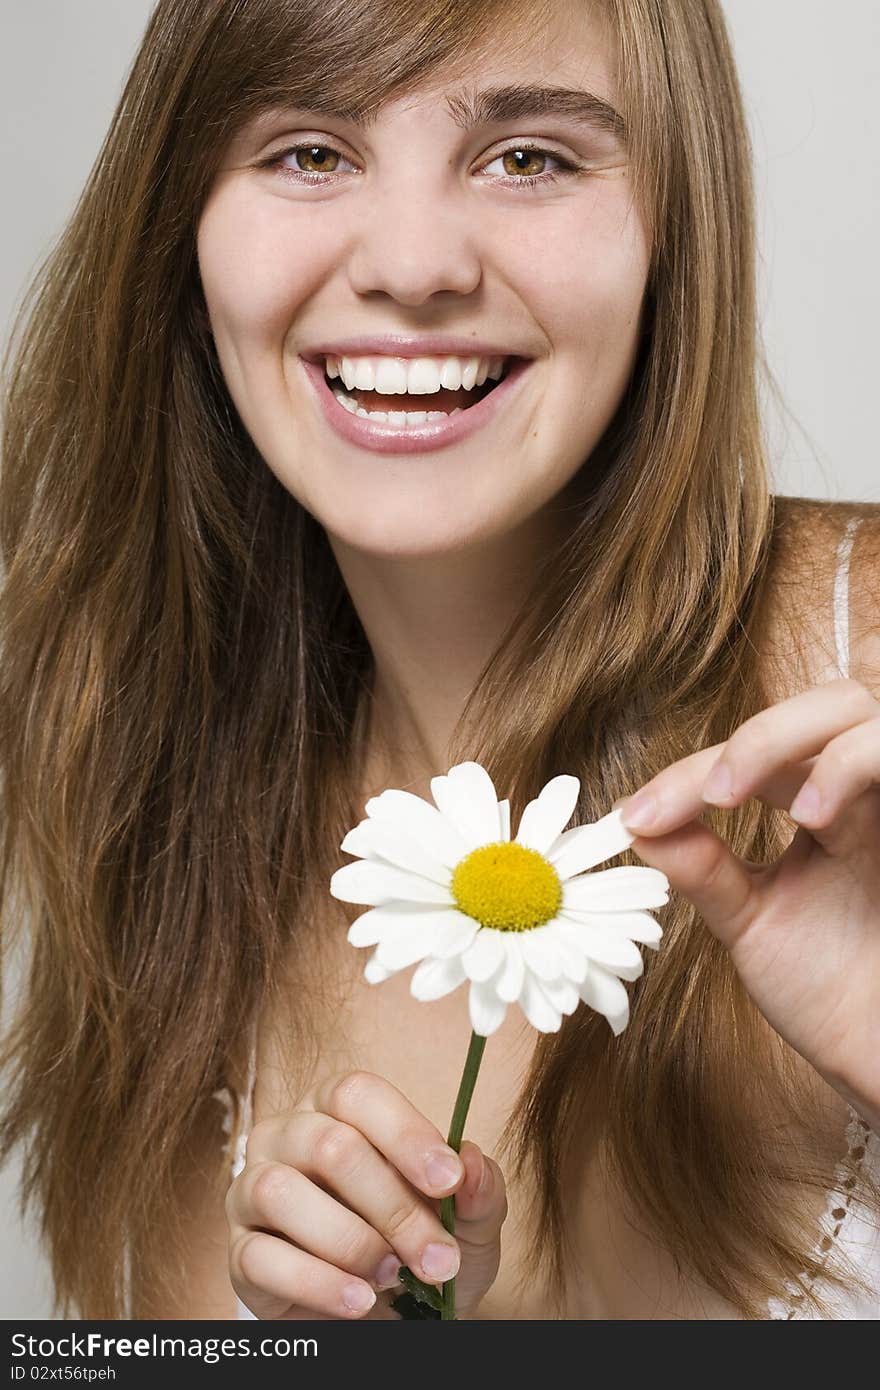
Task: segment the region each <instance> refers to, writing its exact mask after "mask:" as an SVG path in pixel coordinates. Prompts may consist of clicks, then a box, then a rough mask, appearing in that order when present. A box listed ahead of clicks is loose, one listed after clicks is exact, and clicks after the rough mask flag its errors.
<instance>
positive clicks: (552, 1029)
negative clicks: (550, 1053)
mask: <svg viewBox="0 0 880 1390" xmlns="http://www.w3.org/2000/svg"><path fill="white" fill-rule="evenodd" d="M519 1006H520V1008H521V1009H522V1011H523V1013H524V1014H525V1016H526V1018H527V1019H528V1020H529V1023H531V1025H532V1027H533V1028H537V1029H538V1032H539V1033H558V1031H559V1027H560V1025H561V1023H562V1014H561V1013H560V1011H559V1010H558V1009H554V1007H553V1005H552V1004H551V1003H550V1001H549V999H548V998H547V996H546V994H545V993H544V991H543V990H542V989H541V986H540V984H539V983H538V981H537V980H536V979H535V978H534V976H532V975H530V974H529V972H528V971H526V974H525V978H524V980H523V987H522V989H521V991H520V996H519Z"/></svg>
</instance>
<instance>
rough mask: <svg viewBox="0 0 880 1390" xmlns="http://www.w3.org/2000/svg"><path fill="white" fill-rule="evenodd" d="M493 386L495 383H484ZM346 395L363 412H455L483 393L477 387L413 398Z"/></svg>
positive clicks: (375, 393)
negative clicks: (352, 399) (352, 397)
mask: <svg viewBox="0 0 880 1390" xmlns="http://www.w3.org/2000/svg"><path fill="white" fill-rule="evenodd" d="M486 384H487V385H490V384H491V385H494V384H495V383H494V382H492V383H489V382H487V383H486ZM348 395H350V396H354V398H355V400H356V401H357V403H358V405H362V406H363V407H364V410H384V411H391V410H406V411H414V410H445V411H447V412H448V411H451V410H455V408H456V406H457V407H458V408H459V409H460V410H466V409H467V407H468V406H469V405H475V404H476V402H477V401H478V400H479V399H480V397H481V396H483V395H485V391H484V390H482V389H480V388H479V387H477V388H476V389H475V390H471V391H465V390H464V389H463V388H462V389H460V390H458V391H447V390H442V391H432V392H431V393H430V395H424V396H414V395H410V394H409V392H403V393H401V394H400V395H396V396H383V395H380V394H379V392H378V391H360V390H353V391H349V392H348Z"/></svg>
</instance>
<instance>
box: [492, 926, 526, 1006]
mask: <svg viewBox="0 0 880 1390" xmlns="http://www.w3.org/2000/svg"><path fill="white" fill-rule="evenodd" d="M502 935H503V937H504V949H505V952H506V956H507V959H506V960H505V962H504V964H503V966H502V967H501V970H500V972H499V975H498V978H497V980H494V981H493V986H494V988H495V990H496V992H497V994H498V997H499V999H504V1000H505V1001H506V1002H507V1003H508V1004H513V1003H515V1002H516V1000H517V999H518V998H519V994H520V990H521V989H522V987H523V980H524V978H525V973H526V972H525V964H524V962H523V955H522V951H521V949H520V943H519V940H518V938H519V937H520V936H522V935H523V933H522V932H518V931H507V932H503V933H502Z"/></svg>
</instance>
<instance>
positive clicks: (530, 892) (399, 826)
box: [330, 762, 669, 1038]
mask: <svg viewBox="0 0 880 1390" xmlns="http://www.w3.org/2000/svg"><path fill="white" fill-rule="evenodd" d="M579 790H580V782H579V779H578V778H577V777H570V776H560V777H553V778H552V779H551V780H550V781H549V782H548V783H547V784H546V786H545V787H544V788H543V790H542V791H541V793H540V795H539V796H537V797H536V798H535V800H534V801H531V802H529V804H528V806H527V807H526V809H525V811H524V812H523V815H522V818H521V820H520V823H519V828H518V830H517V834H516V838H515V839H513V840H512V839H511V838H510V803H509V802H508V801H499V800H498V797H497V795H496V791H495V787H494V785H493V782H492V779H491V777H490V776H489V774H488V772H487V771H486V769H485V768H484V767H482V766H481V765H480V764H479V763H476V762H464V763H459V764H458V765H457V766H456V767H452V768H450V769H449V772H448V773H447V774H446V776H445V777H434V778H432V780H431V795H432V797H433V798H434V803H435V804H434V805H431V803H430V802H429V801H426V800H424V799H423V798H421V797H419V796H415V795H413V794H412V793H411V792H405V791H399V790H396V789H393V788H392V789H389V790H387V791H384V792H382V793H381V795H380V796H376V797H372V798H371V799H370V800H369V801H368V802H367V803H366V805H365V807H364V809H365V811H366V819H365V820H362V821H361V822H360V823H359V824H358V825H357V826H355V828H354V829H353V830H350V831H349V832H348V834H347V835H346V837H345V839H344V840H343V841H342V845H341V848H342V849H343V850H345V851H346V852H347V853H349V854H352V855H355V856H357V862H355V863H351V864H346V865H345V866H344V867H343V868H341V869H337V871H336V872H335V873H334V874H333V877H332V878H331V880H330V892H331V893H332V894H333V896H334V897H335V898H338V899H340V900H341V901H342V902H348V903H360V904H364V905H367V906H369V908H370V910H369V911H367V912H364V913H362V915H361V916H360V917H358V919H357V921H356V922H354V923H353V925H352V926H351V928H350V929H349V932H348V940H349V941H350V942H351V944H352V945H353V946H360V947H373V948H374V950H373V953H372V955H371V956H370V959H369V961H368V962H367V964H366V968H365V971H364V974H365V977H366V979H367V980H369V981H370V983H371V984H379V983H381V982H382V981H383V980H387V979H388V978H389V977H390V976H391V975H394V974H396V972H397V971H399V970H405V969H406V968H407V967H409V966H412V965H416V964H417V969H416V970H415V971H414V972H413V977H412V981H411V984H410V989H411V992H412V994H413V995H414V997H415V998H416V999H420V1000H431V999H440V998H441V997H442V996H443V995H446V994H449V993H450V992H451V991H452V990H454V989H457V988H458V986H459V985H462V984H464V983H465V982H468V983H469V987H470V992H469V996H468V1001H469V1012H470V1019H471V1024H472V1027H473V1031H474V1033H475V1034H478V1035H480V1036H481V1037H483V1038H486V1037H488V1036H489V1035H490V1034H492V1033H494V1032H495V1030H496V1029H497V1028H499V1027H500V1026H501V1024H502V1023H503V1021H504V1018H505V1016H506V1013H507V1009H508V1007H509V1005H511V1004H518V1005H519V1007H520V1009H521V1010H522V1012H523V1013H524V1014H525V1016H526V1018H527V1019H528V1021H529V1022H530V1023H531V1024H532V1025H533V1026H534V1027H535V1028H537V1029H538V1030H539V1031H540V1032H542V1033H555V1032H556V1031H557V1030H558V1029H559V1027H560V1025H561V1023H562V1018H563V1016H564V1015H566V1014H571V1013H573V1012H574V1010H575V1009H576V1008H577V1007H578V1005H579V1004H580V1002H581V1001H583V1002H584V1003H585V1004H587V1005H589V1007H590V1008H592V1009H595V1010H596V1011H597V1012H598V1013H600V1014H602V1015H603V1016H604V1017H605V1018H606V1019H607V1020H608V1023H609V1024H610V1026H611V1028H612V1030H613V1032H614V1033H615V1034H618V1033H621V1032H622V1031H623V1029H624V1028H625V1027H626V1025H627V1023H628V1021H629V998H628V996H627V992H626V990H625V988H624V985H623V981H624V980H635V979H637V978H638V977H639V976H640V975H641V973H642V970H643V968H644V962H643V960H642V956H641V952H640V951H639V948H638V945H637V944H636V943H641V944H642V945H645V946H649V947H651V948H656V947H657V946H658V945H659V942H660V938H661V936H662V931H661V929H660V926H659V924H658V923H657V922H656V921H655V919H654V918H653V917H652V916H651V914H650V912H649V911H648V910H647V909H649V908H657V907H662V906H663V905H664V904H665V903H666V902H667V901H668V898H669V882H668V880H667V878H666V876H665V874H662V873H660V871H659V870H658V869H651V868H647V867H641V866H625V867H618V868H616V869H605V870H603V871H601V872H598V873H590V872H588V870H591V869H593V868H594V866H595V865H596V864H600V863H602V862H603V861H604V860H606V859H610V858H612V857H613V856H614V855H615V854H619V853H620V852H621V851H622V850H624V849H627V848H628V847H629V846H630V845H631V844H632V842H633V840H634V839H635V836H634V835H631V834H630V833H629V831H627V830H625V829H624V827H623V825H622V824H621V821H620V813H619V812H618V811H612V812H611V813H610V814H609V815H607V816H604V817H603V818H602V819H601V820H598V821H596V822H594V823H593V824H589V825H579V826H575V827H574V828H572V829H569V830H566V828H565V827H566V825H567V824H568V821H569V820H570V818H571V816H572V814H573V812H574V808H575V805H576V803H577V797H578V792H579Z"/></svg>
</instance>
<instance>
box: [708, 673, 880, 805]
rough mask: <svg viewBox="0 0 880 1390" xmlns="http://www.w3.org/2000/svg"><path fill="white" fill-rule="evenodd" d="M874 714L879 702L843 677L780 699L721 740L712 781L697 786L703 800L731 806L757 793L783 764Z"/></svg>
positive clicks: (815, 749)
mask: <svg viewBox="0 0 880 1390" xmlns="http://www.w3.org/2000/svg"><path fill="white" fill-rule="evenodd" d="M878 714H880V705H878V704H877V701H876V700H875V699H874V697H873V696H872V695H871V694H870V692H869V691H868V690H867V689H866V687H865V686H863V685H861V684H860V682H859V681H854V680H850V679H848V678H847V679H842V680H834V681H829V682H828V683H827V684H826V685H818V686H814V687H813V688H812V689H811V690H805V691H803V692H802V693H801V694H800V695H794V696H792V697H791V699H788V700H781V701H780V702H779V703H778V704H776V705H771V706H770V708H769V709H765V710H761V712H760V714H756V715H753V717H752V718H751V719H747V720H746V721H745V723H744V724H741V725H740V727H739V728H738V729H737V730H736V732H735V733H734V734H732V735H731V737H730V738H729V739H728V740H727V745H726V747H725V749H724V754H723V756H722V757H721V758H719V759H718V761H717V762H716V764H715V766H714V767H713V768H712V772H711V778H712V782H711V783H710V784H708V785H707V786H706V787H704V789H703V797H704V800H706V801H708V802H710V803H711V804H712V805H717V806H734V805H737V804H739V802H741V801H743V800H745V798H746V797H748V796H751V795H752V794H753V793H756V794H757V793H759V791H760V787H761V786H762V785H763V784H764V783H765V782H766V780H767V778H769V777H771V776H772V775H774V774H775V773H778V772H779V771H781V770H782V769H783V768H784V767H785V765H786V764H787V763H792V762H797V761H800V760H801V759H804V758H812V757H818V756H819V754H821V752H822V751H823V749H824V748H825V746H826V744H827V743H828V742H829V740H831V739H833V738H836V737H837V736H838V735H839V734H842V733H844V732H845V730H847V729H850V728H852V727H853V726H854V725H857V724H862V723H864V722H865V721H866V720H869V719H875V718H876V717H877V715H878ZM716 778H717V779H720V780H719V781H717V782H716ZM724 782H726V783H728V784H729V785H727V787H726V788H725V786H724V785H722V783H724Z"/></svg>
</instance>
